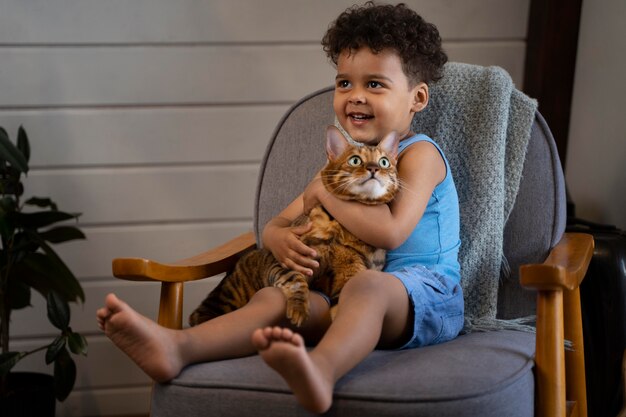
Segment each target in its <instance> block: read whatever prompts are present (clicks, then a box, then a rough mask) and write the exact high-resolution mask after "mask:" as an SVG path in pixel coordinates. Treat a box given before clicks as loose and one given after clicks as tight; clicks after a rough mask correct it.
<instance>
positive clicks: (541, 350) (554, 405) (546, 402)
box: [535, 290, 567, 417]
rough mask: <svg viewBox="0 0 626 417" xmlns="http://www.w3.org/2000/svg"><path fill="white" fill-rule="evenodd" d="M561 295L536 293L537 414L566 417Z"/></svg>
mask: <svg viewBox="0 0 626 417" xmlns="http://www.w3.org/2000/svg"><path fill="white" fill-rule="evenodd" d="M563 343H564V330H563V292H562V291H560V290H557V291H539V292H538V293H537V352H536V357H535V364H536V370H537V373H536V376H537V392H538V393H540V395H538V397H537V414H538V416H539V417H557V416H565V415H566V412H567V410H566V401H565V358H564V356H565V354H564V349H563Z"/></svg>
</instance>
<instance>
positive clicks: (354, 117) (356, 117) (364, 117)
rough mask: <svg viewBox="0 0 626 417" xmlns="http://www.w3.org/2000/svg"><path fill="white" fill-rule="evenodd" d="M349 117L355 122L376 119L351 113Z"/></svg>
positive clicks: (368, 115) (363, 114)
mask: <svg viewBox="0 0 626 417" xmlns="http://www.w3.org/2000/svg"><path fill="white" fill-rule="evenodd" d="M348 117H349V118H350V119H352V120H353V121H355V122H363V121H365V120H370V119H373V118H374V116H372V115H370V114H365V113H349V114H348Z"/></svg>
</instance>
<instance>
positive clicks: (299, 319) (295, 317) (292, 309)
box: [287, 300, 309, 327]
mask: <svg viewBox="0 0 626 417" xmlns="http://www.w3.org/2000/svg"><path fill="white" fill-rule="evenodd" d="M287 318H288V319H289V321H291V323H292V324H294V325H295V326H297V327H300V326H302V323H304V322H305V321H306V319H308V318H309V303H307V302H302V301H293V300H289V301H287Z"/></svg>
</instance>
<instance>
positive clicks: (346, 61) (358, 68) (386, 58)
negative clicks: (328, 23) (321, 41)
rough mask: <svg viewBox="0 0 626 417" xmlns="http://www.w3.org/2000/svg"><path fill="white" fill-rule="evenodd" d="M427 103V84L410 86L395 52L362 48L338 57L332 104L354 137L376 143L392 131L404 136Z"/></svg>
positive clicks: (365, 141) (359, 140) (343, 53)
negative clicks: (375, 51)
mask: <svg viewBox="0 0 626 417" xmlns="http://www.w3.org/2000/svg"><path fill="white" fill-rule="evenodd" d="M427 103H428V86H427V85H426V84H425V83H418V84H417V85H415V86H413V87H411V86H410V84H409V80H408V78H407V76H406V75H405V73H404V71H403V70H402V63H401V61H400V57H399V56H398V54H396V53H395V52H394V51H391V50H383V51H381V52H379V53H373V52H372V51H371V50H370V49H369V48H367V47H363V48H360V49H357V50H356V51H348V50H346V51H343V52H342V53H341V55H340V56H339V59H338V61H337V76H336V80H335V96H334V101H333V107H334V110H335V114H336V115H337V119H338V120H339V123H341V126H343V128H344V129H345V130H346V131H347V132H348V133H349V134H350V136H352V138H353V139H354V140H356V141H358V142H361V143H366V144H374V145H375V144H377V143H378V142H379V141H380V140H381V139H382V138H383V137H384V136H385V135H386V134H387V133H389V132H391V131H396V132H398V133H399V134H400V137H401V138H404V137H405V136H407V135H408V134H409V132H410V128H411V120H412V119H413V115H414V114H415V113H416V112H418V111H420V110H422V109H423V108H424V107H426V104H427Z"/></svg>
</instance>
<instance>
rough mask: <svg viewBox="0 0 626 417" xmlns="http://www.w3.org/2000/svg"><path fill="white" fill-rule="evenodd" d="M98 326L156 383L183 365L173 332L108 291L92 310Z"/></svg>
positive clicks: (173, 374)
mask: <svg viewBox="0 0 626 417" xmlns="http://www.w3.org/2000/svg"><path fill="white" fill-rule="evenodd" d="M96 316H97V319H98V325H99V327H100V329H101V330H103V331H104V333H105V334H106V336H107V337H108V338H109V339H111V341H113V343H114V344H115V345H116V346H117V347H118V348H120V349H121V350H122V351H123V352H124V353H126V354H127V355H128V356H129V357H130V358H131V359H132V360H133V361H134V362H135V363H136V364H137V365H139V367H140V368H141V369H142V370H143V371H144V372H145V373H146V374H148V376H149V377H151V378H152V379H153V380H155V381H157V382H166V381H169V380H171V379H172V378H174V377H175V376H177V375H178V374H179V373H180V371H181V370H182V368H183V363H182V359H181V357H180V352H179V351H178V348H177V344H176V337H177V336H176V334H175V333H174V332H173V331H172V330H170V329H167V328H165V327H162V326H159V325H158V324H157V323H155V322H153V321H152V320H150V319H148V318H147V317H144V316H142V315H141V314H139V313H137V312H136V311H135V310H133V309H132V308H131V307H130V306H129V305H128V304H126V303H125V302H123V301H122V300H120V299H119V298H117V297H116V296H115V295H114V294H109V295H107V297H106V298H105V306H104V307H103V308H101V309H99V310H98V311H97V313H96Z"/></svg>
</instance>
